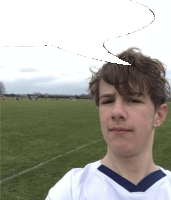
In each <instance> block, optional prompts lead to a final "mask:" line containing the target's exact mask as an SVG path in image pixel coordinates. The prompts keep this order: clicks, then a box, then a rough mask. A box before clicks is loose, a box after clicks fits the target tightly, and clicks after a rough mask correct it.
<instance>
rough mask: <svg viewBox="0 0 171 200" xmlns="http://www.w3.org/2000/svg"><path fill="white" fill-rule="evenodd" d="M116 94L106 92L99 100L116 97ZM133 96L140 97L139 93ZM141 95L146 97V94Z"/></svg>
mask: <svg viewBox="0 0 171 200" xmlns="http://www.w3.org/2000/svg"><path fill="white" fill-rule="evenodd" d="M115 96H116V94H111V93H106V94H103V95H102V96H101V97H100V99H99V101H100V100H101V99H102V98H108V97H115ZM133 96H137V97H138V95H133ZM140 97H143V98H145V95H144V94H143V95H141V96H140Z"/></svg>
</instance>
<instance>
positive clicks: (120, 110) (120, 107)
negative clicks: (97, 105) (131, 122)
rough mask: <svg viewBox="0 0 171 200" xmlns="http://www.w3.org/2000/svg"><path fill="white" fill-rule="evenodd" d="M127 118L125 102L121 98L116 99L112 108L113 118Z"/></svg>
mask: <svg viewBox="0 0 171 200" xmlns="http://www.w3.org/2000/svg"><path fill="white" fill-rule="evenodd" d="M126 118H127V114H126V110H125V107H124V104H123V102H122V101H121V100H116V101H115V103H114V107H113V108H112V119H113V120H124V121H125V120H126Z"/></svg>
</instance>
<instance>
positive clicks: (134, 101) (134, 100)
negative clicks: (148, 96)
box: [129, 99, 140, 103]
mask: <svg viewBox="0 0 171 200" xmlns="http://www.w3.org/2000/svg"><path fill="white" fill-rule="evenodd" d="M129 101H132V103H140V101H138V100H136V99H129Z"/></svg>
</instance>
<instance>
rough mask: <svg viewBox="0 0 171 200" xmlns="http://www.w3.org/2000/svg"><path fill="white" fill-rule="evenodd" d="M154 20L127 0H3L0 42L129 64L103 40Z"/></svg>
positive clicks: (144, 9) (135, 4) (148, 12)
mask: <svg viewBox="0 0 171 200" xmlns="http://www.w3.org/2000/svg"><path fill="white" fill-rule="evenodd" d="M153 20H154V13H153V12H152V11H151V10H149V9H148V8H147V7H145V6H143V5H140V4H138V3H135V2H133V1H129V0H84V1H83V0H61V1H57V0H53V1H50V0H49V1H47V0H46V1H43V0H41V1H40V0H39V1H38V0H34V1H23V0H20V1H19V0H15V1H10V3H9V1H3V3H2V2H1V3H0V25H1V31H0V36H1V37H0V45H1V46H45V45H47V46H51V45H53V46H56V47H59V48H61V49H63V50H67V51H70V52H72V53H76V54H79V55H82V56H86V57H89V58H94V59H98V60H102V61H108V62H112V63H120V64H128V63H126V62H123V61H121V60H119V59H118V58H116V57H115V56H114V55H112V54H111V53H110V52H108V51H107V50H106V49H105V48H104V41H105V40H107V39H113V38H116V37H119V36H124V35H126V34H128V33H132V32H134V31H137V30H139V29H142V28H143V27H145V26H147V25H149V24H150V23H151V22H152V21H153ZM140 39H141V40H142V38H140Z"/></svg>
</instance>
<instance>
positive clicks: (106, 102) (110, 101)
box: [102, 100, 113, 104]
mask: <svg viewBox="0 0 171 200" xmlns="http://www.w3.org/2000/svg"><path fill="white" fill-rule="evenodd" d="M112 102H113V101H112V100H108V101H105V102H103V103H102V104H108V103H112Z"/></svg>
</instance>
